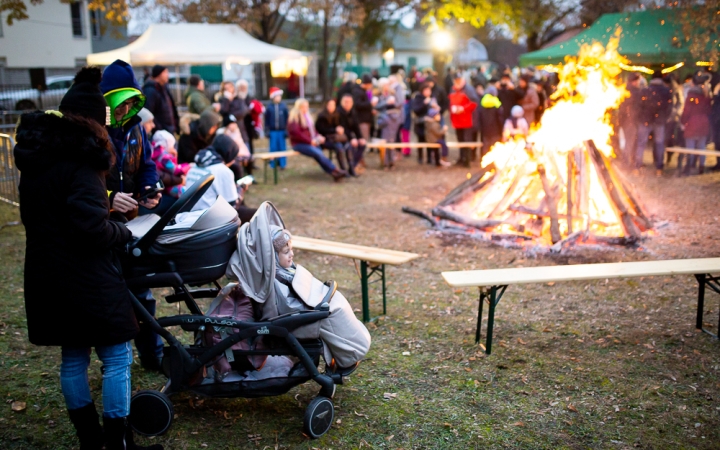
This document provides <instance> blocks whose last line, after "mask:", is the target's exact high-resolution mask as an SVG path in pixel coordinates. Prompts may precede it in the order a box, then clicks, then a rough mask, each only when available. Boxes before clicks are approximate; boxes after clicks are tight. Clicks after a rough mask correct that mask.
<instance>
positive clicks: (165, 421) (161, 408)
mask: <svg viewBox="0 0 720 450" xmlns="http://www.w3.org/2000/svg"><path fill="white" fill-rule="evenodd" d="M173 416H174V412H173V406H172V402H171V401H170V398H168V396H167V395H165V394H164V393H162V392H160V391H154V390H144V391H139V392H138V393H136V394H135V395H133V396H132V398H131V399H130V420H129V422H130V426H131V427H132V429H133V430H135V432H137V433H139V434H142V435H145V436H161V435H163V434H165V433H166V432H167V431H168V429H170V425H171V424H172V420H173Z"/></svg>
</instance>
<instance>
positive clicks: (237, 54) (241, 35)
mask: <svg viewBox="0 0 720 450" xmlns="http://www.w3.org/2000/svg"><path fill="white" fill-rule="evenodd" d="M301 58H304V56H303V55H302V54H301V53H300V52H299V51H297V50H293V49H290V48H285V47H279V46H277V45H272V44H268V43H266V42H262V41H260V40H258V39H255V38H254V37H252V36H250V34H248V33H247V32H246V31H245V30H243V29H242V28H240V27H239V26H237V25H229V24H209V23H159V24H154V25H150V27H149V28H148V29H147V30H146V31H145V32H144V33H143V34H142V35H141V36H140V37H139V38H137V40H136V41H135V42H133V43H132V44H129V45H126V46H125V47H121V48H118V49H115V50H110V51H107V52H100V53H92V54H90V55H88V57H87V62H88V64H93V65H100V66H107V65H109V64H111V63H112V62H113V61H115V60H116V59H121V60H123V61H126V62H128V63H130V64H133V65H137V66H149V65H154V64H162V65H165V66H171V65H181V64H195V65H201V64H232V63H235V64H243V65H244V64H252V63H268V62H272V61H277V60H299V59H301Z"/></svg>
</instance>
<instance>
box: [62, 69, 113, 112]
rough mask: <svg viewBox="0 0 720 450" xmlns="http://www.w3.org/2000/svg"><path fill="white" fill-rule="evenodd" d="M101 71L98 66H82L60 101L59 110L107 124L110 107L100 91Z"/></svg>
mask: <svg viewBox="0 0 720 450" xmlns="http://www.w3.org/2000/svg"><path fill="white" fill-rule="evenodd" d="M100 80H102V71H100V68H99V67H83V68H82V69H80V71H79V72H78V73H77V75H75V81H74V82H73V84H72V86H70V89H69V90H68V91H67V93H65V96H64V97H63V98H62V100H61V101H60V111H61V112H67V113H71V114H77V115H78V116H82V117H87V118H88V119H92V120H94V121H96V122H97V123H99V124H100V125H103V126H104V125H109V124H110V122H109V119H110V108H109V107H108V104H107V102H106V101H105V97H104V96H103V94H102V92H100Z"/></svg>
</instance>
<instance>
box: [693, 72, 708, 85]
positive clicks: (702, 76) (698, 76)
mask: <svg viewBox="0 0 720 450" xmlns="http://www.w3.org/2000/svg"><path fill="white" fill-rule="evenodd" d="M709 79H710V75H708V74H706V73H703V72H701V71H698V72H697V73H695V75H693V78H692V82H693V84H694V85H695V86H700V85H703V84H705V82H706V81H707V80H709Z"/></svg>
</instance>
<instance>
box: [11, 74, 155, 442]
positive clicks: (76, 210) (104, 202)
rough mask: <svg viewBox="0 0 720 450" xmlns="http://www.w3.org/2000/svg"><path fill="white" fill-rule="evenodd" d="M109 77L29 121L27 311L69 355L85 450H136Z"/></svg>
mask: <svg viewBox="0 0 720 450" xmlns="http://www.w3.org/2000/svg"><path fill="white" fill-rule="evenodd" d="M100 77H101V72H100V69H97V68H84V69H82V70H81V71H80V72H79V73H78V75H77V76H76V77H75V82H74V83H73V85H72V86H71V88H70V89H69V90H68V92H67V94H66V95H65V96H64V97H63V99H62V101H61V102H60V112H58V111H47V112H34V113H28V114H24V115H23V116H22V117H21V119H20V123H19V125H18V128H17V134H16V136H17V142H18V144H17V146H16V147H15V152H14V153H15V161H16V163H17V166H18V168H19V169H20V173H21V175H20V186H19V190H20V217H21V218H22V221H23V224H24V225H25V230H26V233H27V239H26V250H25V284H24V292H25V312H26V314H27V326H28V336H29V339H30V342H32V343H33V344H36V345H48V346H61V347H62V363H61V365H60V384H61V386H62V391H63V395H64V397H65V403H66V406H67V409H68V414H69V416H70V420H71V421H72V423H73V425H74V426H75V430H76V433H77V435H78V437H79V439H80V447H81V448H83V449H92V450H99V449H101V448H103V445H104V446H105V448H107V449H113V450H114V449H118V448H124V449H137V448H140V447H137V446H136V445H135V444H134V442H133V436H132V431H131V430H130V428H129V427H128V423H127V417H128V415H129V413H130V394H131V392H130V382H129V381H130V366H131V364H132V347H131V346H130V342H129V341H130V340H131V339H132V338H133V337H134V336H135V335H136V334H137V333H138V324H137V320H136V319H135V313H134V309H133V305H132V296H131V295H130V292H129V291H128V289H127V286H126V284H125V280H124V279H123V277H122V273H121V269H120V264H119V262H118V260H117V257H116V255H115V253H114V252H115V251H116V250H119V249H121V248H123V247H124V246H125V245H126V244H127V243H128V242H130V240H131V239H132V234H131V232H130V230H128V229H127V228H126V227H125V226H124V225H122V224H120V223H117V222H112V221H110V220H108V211H109V203H108V196H107V192H106V189H105V178H104V172H105V171H107V170H108V169H109V168H110V167H111V165H112V163H113V157H114V155H113V151H112V146H111V143H110V141H109V139H108V136H107V133H106V131H105V129H104V125H105V124H106V123H107V122H108V121H109V119H110V118H109V117H108V115H107V110H106V108H107V103H106V102H105V99H104V97H103V95H102V93H101V92H100V89H99V83H100ZM92 347H94V348H95V352H96V354H97V356H98V357H99V358H100V360H101V361H102V362H103V367H104V373H103V424H104V431H103V427H102V426H100V422H99V417H98V413H97V410H96V408H95V404H94V403H93V400H92V395H91V392H90V386H89V383H88V373H87V372H88V368H89V365H90V351H91V348H92ZM152 448H153V449H156V450H157V449H162V447H161V446H159V445H157V446H153V447H152Z"/></svg>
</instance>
